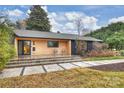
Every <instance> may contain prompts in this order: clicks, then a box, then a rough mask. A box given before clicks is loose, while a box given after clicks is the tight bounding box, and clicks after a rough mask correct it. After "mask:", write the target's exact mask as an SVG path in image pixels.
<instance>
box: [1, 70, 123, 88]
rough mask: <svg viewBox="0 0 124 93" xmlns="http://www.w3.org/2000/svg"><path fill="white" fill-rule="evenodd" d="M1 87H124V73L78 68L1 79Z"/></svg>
mask: <svg viewBox="0 0 124 93" xmlns="http://www.w3.org/2000/svg"><path fill="white" fill-rule="evenodd" d="M0 87H16V88H18V87H23V88H29V87H30V88H39V87H42V88H43V87H45V88H54V87H62V88H72V87H74V88H76V87H79V88H80V87H89V88H90V87H94V88H95V87H112V88H113V87H124V72H102V71H97V70H92V69H86V68H82V69H81V68H77V69H71V70H67V71H60V72H52V73H45V74H35V75H30V76H20V77H14V78H6V79H0Z"/></svg>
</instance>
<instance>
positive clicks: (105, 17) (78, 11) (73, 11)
mask: <svg viewBox="0 0 124 93" xmlns="http://www.w3.org/2000/svg"><path fill="white" fill-rule="evenodd" d="M42 8H43V9H44V10H45V11H46V12H47V13H48V17H49V18H50V22H51V25H52V27H53V28H52V31H56V30H61V31H63V32H67V33H68V32H69V33H70V32H71V31H72V30H73V31H75V30H76V29H75V28H74V26H73V24H74V23H73V18H72V15H73V16H80V17H81V18H82V20H83V22H84V24H86V26H85V28H90V29H93V30H94V29H97V28H100V27H102V26H105V25H107V24H109V23H112V22H118V21H122V22H124V12H123V11H124V6H113V5H111V6H104V5H101V6H100V5H99V6H98V5H96V6H93V5H92V6H91V5H68V6H67V5H49V6H42ZM29 9H30V6H22V5H21V6H2V5H1V6H0V11H3V12H6V13H8V15H9V18H10V19H11V20H12V21H13V22H14V21H16V20H21V19H25V18H27V17H28V13H30V10H29Z"/></svg>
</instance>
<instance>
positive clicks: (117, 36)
mask: <svg viewBox="0 0 124 93" xmlns="http://www.w3.org/2000/svg"><path fill="white" fill-rule="evenodd" d="M106 42H107V43H108V44H109V47H110V48H111V49H116V50H123V49H124V31H123V30H122V31H120V32H116V33H114V34H113V35H111V36H110V37H108V38H107V40H106Z"/></svg>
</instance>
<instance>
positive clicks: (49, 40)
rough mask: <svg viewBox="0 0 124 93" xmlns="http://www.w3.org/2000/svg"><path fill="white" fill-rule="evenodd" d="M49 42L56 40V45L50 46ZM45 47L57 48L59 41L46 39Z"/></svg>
mask: <svg viewBox="0 0 124 93" xmlns="http://www.w3.org/2000/svg"><path fill="white" fill-rule="evenodd" d="M49 42H57V45H56V46H54V45H53V46H50V45H49ZM47 47H48V48H58V47H59V41H51V40H49V41H47Z"/></svg>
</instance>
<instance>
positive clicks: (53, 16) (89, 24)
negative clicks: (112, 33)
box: [48, 12, 100, 33]
mask: <svg viewBox="0 0 124 93" xmlns="http://www.w3.org/2000/svg"><path fill="white" fill-rule="evenodd" d="M48 17H49V19H50V23H51V25H52V29H51V30H52V31H53V32H56V31H60V32H63V33H77V29H76V25H75V20H76V19H77V18H81V20H82V24H83V25H84V27H85V28H87V29H90V30H95V29H98V28H100V26H98V25H97V21H98V19H97V18H95V17H94V16H88V15H86V14H84V13H82V12H48Z"/></svg>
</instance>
